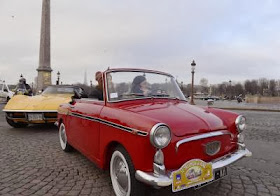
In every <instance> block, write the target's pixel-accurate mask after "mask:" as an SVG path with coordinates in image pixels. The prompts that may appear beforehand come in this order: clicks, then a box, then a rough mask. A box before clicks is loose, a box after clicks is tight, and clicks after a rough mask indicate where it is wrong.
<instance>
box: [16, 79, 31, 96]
mask: <svg viewBox="0 0 280 196" xmlns="http://www.w3.org/2000/svg"><path fill="white" fill-rule="evenodd" d="M15 94H16V95H17V94H22V95H28V96H32V89H31V87H30V86H29V84H27V83H26V79H25V78H23V77H21V78H20V79H19V83H18V84H17V86H16V89H15Z"/></svg>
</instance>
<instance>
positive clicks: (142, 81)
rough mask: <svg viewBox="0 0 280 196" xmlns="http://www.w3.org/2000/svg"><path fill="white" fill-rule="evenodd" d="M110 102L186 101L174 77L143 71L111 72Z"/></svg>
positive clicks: (107, 77)
mask: <svg viewBox="0 0 280 196" xmlns="http://www.w3.org/2000/svg"><path fill="white" fill-rule="evenodd" d="M106 79H107V92H108V100H109V101H120V100H128V99H141V98H142V99H143V98H150V97H154V98H171V99H180V100H186V99H185V97H184V95H183V93H182V92H181V90H180V88H179V87H178V85H177V82H176V81H175V80H174V78H173V77H171V76H168V75H164V74H158V73H151V72H141V71H133V72H127V71H120V72H109V73H107V75H106Z"/></svg>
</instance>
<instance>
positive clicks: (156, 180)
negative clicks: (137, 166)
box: [135, 148, 252, 187]
mask: <svg viewBox="0 0 280 196" xmlns="http://www.w3.org/2000/svg"><path fill="white" fill-rule="evenodd" d="M250 156H252V153H251V152H250V151H249V150H248V149H246V148H245V149H239V150H237V151H236V152H234V153H232V154H228V155H225V156H223V157H222V158H219V159H216V160H214V161H212V168H213V170H216V169H219V168H222V167H225V166H228V165H230V164H232V163H234V162H236V161H238V160H240V159H242V158H243V157H250ZM171 173H172V171H169V172H167V174H166V175H156V174H154V173H153V172H143V171H140V170H137V171H136V173H135V178H136V179H137V180H139V181H140V182H143V183H145V184H148V185H150V186H154V187H165V186H169V185H171V184H172V176H171Z"/></svg>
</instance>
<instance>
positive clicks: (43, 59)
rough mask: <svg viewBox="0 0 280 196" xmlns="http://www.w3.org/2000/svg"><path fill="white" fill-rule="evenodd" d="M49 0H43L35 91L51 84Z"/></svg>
mask: <svg viewBox="0 0 280 196" xmlns="http://www.w3.org/2000/svg"><path fill="white" fill-rule="evenodd" d="M50 23H51V17H50V0H43V4H42V19H41V38H40V54H39V67H38V69H37V71H38V77H37V92H38V91H40V90H43V89H45V88H46V87H47V86H48V85H51V84H52V80H51V72H52V69H51V32H50V30H51V29H50Z"/></svg>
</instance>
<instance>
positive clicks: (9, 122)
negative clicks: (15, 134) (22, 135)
mask: <svg viewBox="0 0 280 196" xmlns="http://www.w3.org/2000/svg"><path fill="white" fill-rule="evenodd" d="M6 121H7V123H8V124H9V125H10V126H12V127H14V128H24V127H27V126H28V124H27V123H20V122H15V121H13V120H12V119H9V118H7V117H6Z"/></svg>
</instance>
